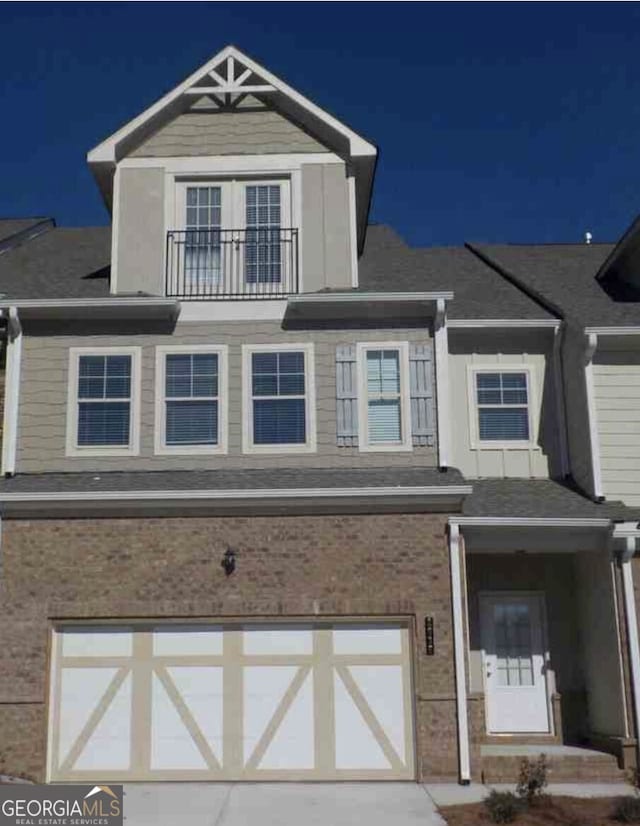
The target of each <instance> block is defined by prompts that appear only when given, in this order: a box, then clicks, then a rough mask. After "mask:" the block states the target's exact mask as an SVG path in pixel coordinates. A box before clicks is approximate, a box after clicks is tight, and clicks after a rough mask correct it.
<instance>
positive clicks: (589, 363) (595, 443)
mask: <svg viewBox="0 0 640 826" xmlns="http://www.w3.org/2000/svg"><path fill="white" fill-rule="evenodd" d="M597 346H598V336H597V335H596V334H595V333H589V335H588V336H587V346H586V348H585V351H584V382H585V388H586V391H587V414H588V418H589V441H590V442H591V444H590V447H591V476H592V479H593V496H594V498H595V499H603V498H604V497H603V493H602V470H601V467H600V437H599V436H598V417H597V413H596V394H595V390H594V386H593V356H594V354H595V352H596V347H597Z"/></svg>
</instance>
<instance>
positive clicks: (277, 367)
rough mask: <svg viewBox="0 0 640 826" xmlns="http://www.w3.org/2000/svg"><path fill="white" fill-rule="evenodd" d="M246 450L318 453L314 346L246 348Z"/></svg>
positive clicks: (244, 356) (244, 359) (249, 346)
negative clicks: (316, 448) (314, 451)
mask: <svg viewBox="0 0 640 826" xmlns="http://www.w3.org/2000/svg"><path fill="white" fill-rule="evenodd" d="M243 363H244V371H245V406H244V423H243V425H244V448H245V450H248V451H249V452H261V451H262V452H281V451H282V452H296V451H312V450H315V446H316V445H315V438H316V437H315V410H314V404H315V388H314V380H313V345H310V344H302V345H284V346H278V345H272V346H264V347H261V346H260V345H255V346H254V345H245V347H244V348H243Z"/></svg>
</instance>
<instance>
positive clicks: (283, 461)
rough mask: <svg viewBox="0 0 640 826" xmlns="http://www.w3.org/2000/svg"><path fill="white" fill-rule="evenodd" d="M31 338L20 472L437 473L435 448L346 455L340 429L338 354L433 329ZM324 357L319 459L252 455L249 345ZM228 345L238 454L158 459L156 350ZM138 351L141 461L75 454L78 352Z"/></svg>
mask: <svg viewBox="0 0 640 826" xmlns="http://www.w3.org/2000/svg"><path fill="white" fill-rule="evenodd" d="M48 333H49V334H44V331H42V330H41V331H40V334H38V335H36V334H34V331H33V330H31V331H27V333H26V334H25V338H24V350H23V382H22V395H21V401H20V411H19V436H18V459H17V461H18V470H19V472H20V473H42V472H54V471H59V472H70V471H83V470H84V471H86V470H103V471H108V470H163V469H205V468H223V467H224V468H232V467H234V468H252V467H253V468H257V467H261V468H269V467H273V468H278V467H336V468H339V467H381V466H383V465H384V466H396V467H397V466H400V465H404V466H411V465H414V466H435V465H436V462H437V460H436V450H435V448H434V447H433V446H428V445H424V446H420V445H416V446H414V447H413V450H411V451H408V452H398V453H395V452H385V453H384V454H380V453H366V452H362V453H361V452H359V450H358V448H357V447H350V448H349V447H339V446H338V438H337V426H336V349H337V347H338V346H343V345H348V344H355V343H356V342H357V341H366V342H378V341H409V342H416V343H420V344H425V343H429V342H430V334H429V331H428V330H426V329H424V328H415V329H385V330H346V331H345V330H331V331H316V330H314V331H313V332H312V333H311V332H309V331H306V330H305V331H295V330H282V329H281V327H280V326H279V324H277V323H276V322H257V323H242V322H226V323H217V324H216V325H215V328H212V325H211V324H207V323H204V322H203V323H183V324H178V325H177V326H176V328H175V330H174V331H173V334H171V333H168V334H164V335H163V334H162V333H157V332H154V333H142V332H141V333H140V334H139V335H135V334H131V333H129V334H127V335H123V334H120V335H118V333H117V331H116V330H109V331H105V332H104V333H103V334H101V335H88V334H80V333H78V334H77V335H72V334H65V335H51V334H50V331H48ZM309 341H311V342H313V345H314V351H315V387H316V417H317V424H316V433H317V451H316V452H315V453H304V454H303V453H280V454H278V453H273V454H243V453H242V345H243V344H252V345H255V344H269V345H273V344H279V343H282V344H292V343H295V344H303V343H306V342H309ZM171 344H175V345H187V344H194V345H195V344H220V345H226V346H228V357H229V399H228V421H229V446H228V453H227V454H222V455H214V456H212V455H203V456H198V455H193V454H191V455H186V456H178V455H154V426H155V356H156V351H155V348H156V346H157V345H165V346H167V345H171ZM114 346H137V347H141V348H142V370H141V373H142V377H141V428H140V455H138V456H113V457H109V456H106V457H95V456H92V457H89V456H87V457H72V456H66V455H65V450H66V443H65V442H66V427H67V380H68V370H69V348H71V347H96V348H100V347H114Z"/></svg>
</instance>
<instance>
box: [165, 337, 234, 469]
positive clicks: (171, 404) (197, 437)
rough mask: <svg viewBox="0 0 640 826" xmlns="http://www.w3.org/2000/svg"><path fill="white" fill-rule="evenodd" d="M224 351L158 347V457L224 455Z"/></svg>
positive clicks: (218, 348) (203, 347)
mask: <svg viewBox="0 0 640 826" xmlns="http://www.w3.org/2000/svg"><path fill="white" fill-rule="evenodd" d="M226 399H227V348H226V347H224V346H220V345H215V346H214V345H183V346H171V345H168V346H160V347H157V348H156V433H155V451H156V453H222V452H224V451H225V450H226V406H225V405H226Z"/></svg>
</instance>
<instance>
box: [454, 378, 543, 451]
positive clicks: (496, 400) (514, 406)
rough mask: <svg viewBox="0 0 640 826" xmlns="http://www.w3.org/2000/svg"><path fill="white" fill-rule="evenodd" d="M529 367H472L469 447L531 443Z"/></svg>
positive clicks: (530, 383) (532, 433)
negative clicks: (470, 444)
mask: <svg viewBox="0 0 640 826" xmlns="http://www.w3.org/2000/svg"><path fill="white" fill-rule="evenodd" d="M531 372H532V371H531V368H530V367H524V368H523V367H517V368H516V367H513V368H512V367H509V368H507V369H505V368H503V367H502V366H500V367H492V368H472V369H471V371H470V378H469V383H470V390H469V393H470V397H471V402H472V407H471V410H472V415H471V443H472V447H483V446H484V447H502V446H504V447H530V446H532V444H533V443H534V441H535V435H534V423H533V418H532V399H531V393H532V381H531Z"/></svg>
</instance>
